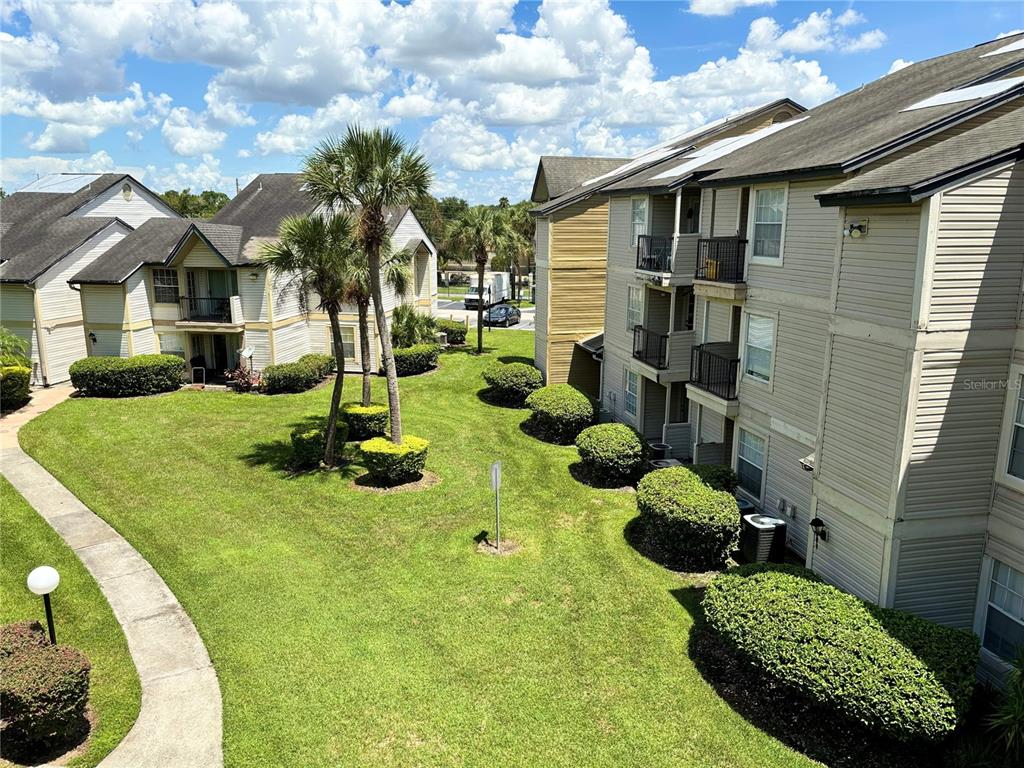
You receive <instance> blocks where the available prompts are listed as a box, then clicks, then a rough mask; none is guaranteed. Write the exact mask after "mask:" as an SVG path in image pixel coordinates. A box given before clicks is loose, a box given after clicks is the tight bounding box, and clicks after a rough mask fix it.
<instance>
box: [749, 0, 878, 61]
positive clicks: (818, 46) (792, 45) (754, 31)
mask: <svg viewBox="0 0 1024 768" xmlns="http://www.w3.org/2000/svg"><path fill="white" fill-rule="evenodd" d="M866 21H867V19H865V18H864V16H863V15H862V14H860V13H858V12H857V11H854V10H852V9H851V10H848V11H845V12H843V13H842V14H840V15H839V16H838V17H837V16H834V15H833V13H832V10H831V9H827V10H824V11H821V12H818V11H811V13H810V14H809V15H808V16H807V18H805V19H801V20H800V21H798V22H797V23H796V24H795V25H793V26H792V27H790V28H789V29H786V30H783V29H782V27H781V26H780V24H779V23H778V22H777V21H775V19H773V18H771V17H770V16H763V17H761V18H759V19H755V20H754V21H753V22H752V23H751V25H750V32H749V34H748V35H747V42H746V47H747V48H749V49H751V50H755V51H779V52H788V53H812V52H815V51H832V50H840V51H844V52H846V53H855V52H858V51H868V50H872V49H874V48H878V47H880V46H881V45H882V44H883V43H885V41H886V35H885V33H884V32H883V31H882V30H880V29H872V30H868V31H866V32H862V33H860V34H859V35H854V36H851V35H850V34H848V32H847V31H846V30H848V29H849V27H851V26H855V25H857V24H863V23H865V22H866Z"/></svg>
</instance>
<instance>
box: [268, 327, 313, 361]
mask: <svg viewBox="0 0 1024 768" xmlns="http://www.w3.org/2000/svg"><path fill="white" fill-rule="evenodd" d="M273 334H274V362H275V363H293V362H295V361H296V360H298V359H299V358H300V357H302V356H303V355H305V354H306V353H308V352H309V330H308V328H307V327H306V323H305V321H304V320H303V321H299V322H296V323H292V324H291V325H287V326H285V327H283V328H274V330H273Z"/></svg>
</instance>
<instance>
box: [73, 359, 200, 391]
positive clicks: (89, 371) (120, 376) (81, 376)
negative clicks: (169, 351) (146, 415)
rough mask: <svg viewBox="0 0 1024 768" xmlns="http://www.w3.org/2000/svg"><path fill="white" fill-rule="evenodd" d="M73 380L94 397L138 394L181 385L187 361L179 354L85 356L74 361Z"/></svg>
mask: <svg viewBox="0 0 1024 768" xmlns="http://www.w3.org/2000/svg"><path fill="white" fill-rule="evenodd" d="M70 373H71V383H72V384H73V385H74V387H75V389H77V390H78V391H79V392H81V393H82V394H83V395H88V396H90V397H134V396H137V395H155V394H157V393H158V392H171V391H173V390H175V389H178V388H180V387H181V385H182V382H183V381H184V376H185V361H184V360H182V359H181V358H180V357H178V356H177V355H135V356H134V357H84V358H82V359H81V360H76V361H75V362H74V363H72V364H71V368H70Z"/></svg>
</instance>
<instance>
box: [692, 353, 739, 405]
mask: <svg viewBox="0 0 1024 768" xmlns="http://www.w3.org/2000/svg"><path fill="white" fill-rule="evenodd" d="M739 370H740V358H739V351H738V349H737V347H736V345H735V344H732V343H729V342H725V343H719V344H700V345H699V346H696V347H694V348H693V349H692V350H690V385H691V387H696V388H698V389H701V390H704V391H705V392H709V393H710V394H712V395H714V396H715V397H717V398H719V399H721V400H726V401H728V400H735V399H736V382H737V379H738V377H739Z"/></svg>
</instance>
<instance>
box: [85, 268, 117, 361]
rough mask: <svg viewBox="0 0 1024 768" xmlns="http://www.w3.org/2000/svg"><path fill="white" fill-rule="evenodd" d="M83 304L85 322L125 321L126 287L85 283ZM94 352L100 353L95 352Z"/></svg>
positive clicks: (88, 323) (106, 322)
mask: <svg viewBox="0 0 1024 768" xmlns="http://www.w3.org/2000/svg"><path fill="white" fill-rule="evenodd" d="M82 306H83V307H84V308H85V324H86V327H87V330H88V326H89V325H90V324H91V323H104V324H108V323H114V324H116V325H118V326H120V325H121V324H122V323H124V287H123V286H120V285H83V286H82ZM93 354H98V353H96V352H94V353H93Z"/></svg>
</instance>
